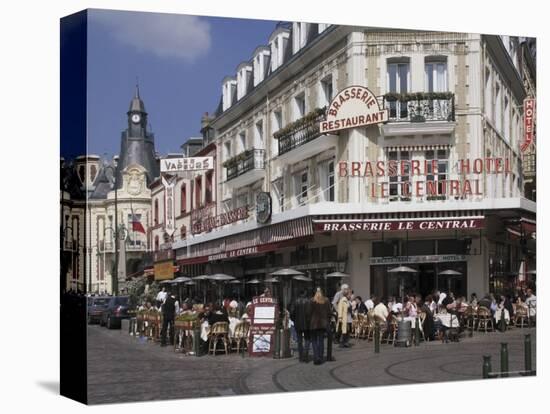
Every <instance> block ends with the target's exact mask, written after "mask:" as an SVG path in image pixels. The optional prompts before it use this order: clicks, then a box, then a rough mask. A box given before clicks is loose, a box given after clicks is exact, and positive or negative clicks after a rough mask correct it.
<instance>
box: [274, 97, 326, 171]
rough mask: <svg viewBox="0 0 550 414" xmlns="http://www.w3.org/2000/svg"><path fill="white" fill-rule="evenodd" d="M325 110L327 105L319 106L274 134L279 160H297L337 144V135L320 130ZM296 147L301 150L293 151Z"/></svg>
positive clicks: (290, 161) (291, 161)
mask: <svg viewBox="0 0 550 414" xmlns="http://www.w3.org/2000/svg"><path fill="white" fill-rule="evenodd" d="M325 111H326V107H325V108H317V109H315V110H313V111H311V112H310V113H308V114H306V115H305V116H303V117H302V118H300V119H298V120H296V121H294V122H291V123H290V124H288V125H287V126H285V127H284V128H282V129H280V130H279V131H277V132H275V133H274V134H273V138H275V139H276V140H278V147H279V153H278V158H279V160H281V161H283V162H285V163H293V162H297V161H299V160H302V159H305V158H309V157H311V156H313V155H315V154H316V153H319V152H322V151H325V150H327V149H329V148H331V147H334V146H335V145H336V138H337V135H333V134H323V133H321V130H320V123H321V121H324V120H325ZM313 141H314V142H313ZM296 148H300V151H293V150H294V149H296Z"/></svg>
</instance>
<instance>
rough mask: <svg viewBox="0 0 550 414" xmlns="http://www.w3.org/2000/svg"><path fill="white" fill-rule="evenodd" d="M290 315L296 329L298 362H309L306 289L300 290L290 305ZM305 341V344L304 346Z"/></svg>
mask: <svg viewBox="0 0 550 414" xmlns="http://www.w3.org/2000/svg"><path fill="white" fill-rule="evenodd" d="M290 317H291V319H292V321H293V322H294V329H295V330H296V341H297V342H298V354H299V360H300V362H306V363H307V362H309V344H310V339H311V338H310V332H309V329H310V328H309V326H310V321H311V301H310V300H309V298H308V297H307V296H306V291H305V290H303V291H302V292H300V295H299V296H298V299H296V302H295V303H294V305H293V306H292V311H291V313H290ZM304 342H305V346H304Z"/></svg>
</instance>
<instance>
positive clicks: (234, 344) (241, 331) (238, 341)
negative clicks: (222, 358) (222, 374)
mask: <svg viewBox="0 0 550 414" xmlns="http://www.w3.org/2000/svg"><path fill="white" fill-rule="evenodd" d="M249 331H250V322H248V321H243V322H239V323H238V324H237V326H235V335H234V336H233V338H231V350H232V351H237V353H239V352H240V351H241V346H242V345H243V344H244V349H245V350H246V349H247V348H248V332H249Z"/></svg>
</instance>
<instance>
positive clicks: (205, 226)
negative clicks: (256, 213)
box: [191, 206, 248, 234]
mask: <svg viewBox="0 0 550 414" xmlns="http://www.w3.org/2000/svg"><path fill="white" fill-rule="evenodd" d="M246 218H248V206H243V207H239V208H237V209H235V210H231V211H228V212H227V213H222V214H219V215H217V216H214V217H207V218H204V219H201V220H200V221H197V222H195V223H194V224H193V225H192V227H191V232H192V233H193V234H197V233H202V232H205V231H210V230H212V229H213V228H216V227H221V226H225V225H226V224H230V223H234V222H236V221H239V220H244V219H246Z"/></svg>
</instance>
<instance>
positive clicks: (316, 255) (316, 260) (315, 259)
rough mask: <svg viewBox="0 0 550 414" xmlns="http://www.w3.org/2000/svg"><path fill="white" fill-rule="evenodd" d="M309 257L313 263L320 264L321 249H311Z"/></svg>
mask: <svg viewBox="0 0 550 414" xmlns="http://www.w3.org/2000/svg"><path fill="white" fill-rule="evenodd" d="M309 256H310V258H311V263H319V262H320V260H319V259H320V258H321V257H320V255H319V248H318V247H316V248H313V249H309Z"/></svg>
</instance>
